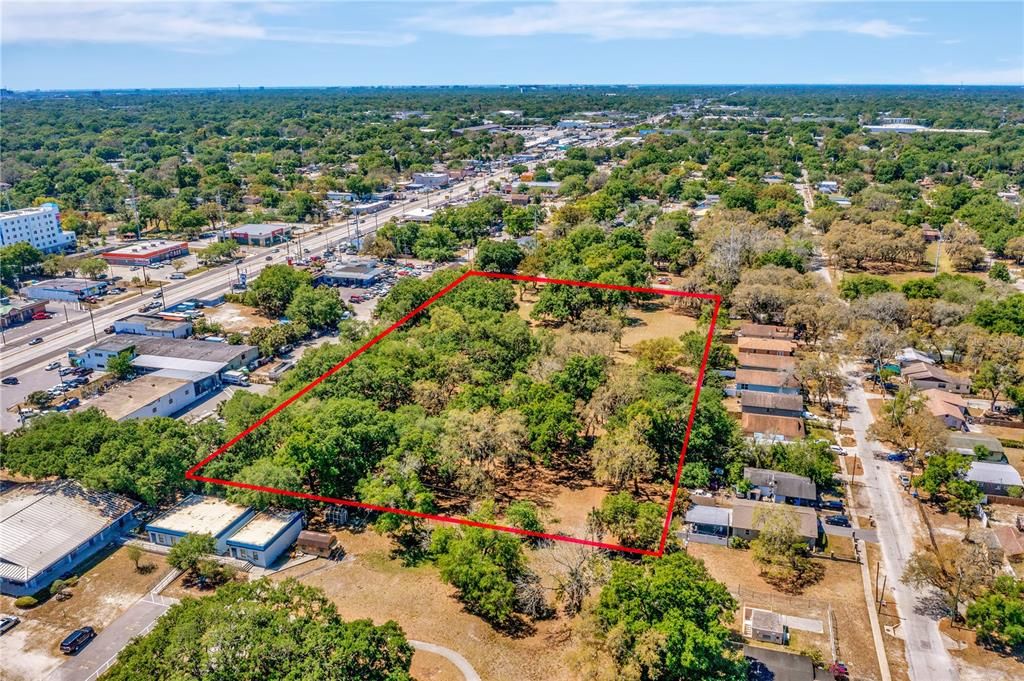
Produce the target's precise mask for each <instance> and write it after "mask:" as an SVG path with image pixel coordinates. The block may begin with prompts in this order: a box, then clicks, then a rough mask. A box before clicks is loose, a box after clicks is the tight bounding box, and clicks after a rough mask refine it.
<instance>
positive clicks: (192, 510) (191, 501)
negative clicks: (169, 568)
mask: <svg viewBox="0 0 1024 681" xmlns="http://www.w3.org/2000/svg"><path fill="white" fill-rule="evenodd" d="M253 515H255V511H253V510H252V509H251V508H249V507H248V506H242V505H240V504H232V503H231V502H229V501H225V500H224V499H221V498H219V497H206V496H202V495H199V494H192V495H190V496H189V497H187V498H186V499H185V500H184V501H182V502H181V503H179V504H178V505H177V506H175V507H174V508H172V509H171V510H169V511H168V512H167V513H165V514H163V515H162V516H160V517H159V518H157V519H156V520H154V521H153V522H151V523H149V524H148V525H146V534H147V535H149V541H151V542H153V543H154V544H160V545H161V546H174V545H175V544H177V543H178V542H179V541H180V540H181V538H182V537H184V536H185V535H187V534H209V535H211V536H212V537H213V538H214V540H215V541H216V549H215V552H216V553H217V555H218V556H222V555H224V554H225V553H227V552H228V544H227V541H228V537H230V536H231V535H232V534H234V533H235V531H236V530H238V529H239V528H241V527H242V526H243V525H245V524H246V523H247V522H249V520H250V519H251V518H252V517H253Z"/></svg>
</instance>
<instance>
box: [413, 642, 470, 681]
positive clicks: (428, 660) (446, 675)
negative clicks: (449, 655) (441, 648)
mask: <svg viewBox="0 0 1024 681" xmlns="http://www.w3.org/2000/svg"><path fill="white" fill-rule="evenodd" d="M411 671H412V677H413V678H414V679H416V680H417V681H463V680H464V678H465V677H463V675H462V672H460V671H459V669H458V667H456V666H455V665H454V664H452V663H451V662H449V661H448V660H447V659H445V658H444V657H441V656H440V655H438V654H437V653H429V652H427V651H425V650H417V651H416V654H415V655H413V656H412V670H411Z"/></svg>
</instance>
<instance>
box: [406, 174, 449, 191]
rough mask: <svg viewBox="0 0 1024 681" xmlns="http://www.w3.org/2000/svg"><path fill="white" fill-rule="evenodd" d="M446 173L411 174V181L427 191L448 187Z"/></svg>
mask: <svg viewBox="0 0 1024 681" xmlns="http://www.w3.org/2000/svg"><path fill="white" fill-rule="evenodd" d="M448 180H449V178H448V173H413V174H412V181H413V182H414V183H415V184H421V185H423V186H424V187H426V188H428V189H437V188H438V187H446V186H448Z"/></svg>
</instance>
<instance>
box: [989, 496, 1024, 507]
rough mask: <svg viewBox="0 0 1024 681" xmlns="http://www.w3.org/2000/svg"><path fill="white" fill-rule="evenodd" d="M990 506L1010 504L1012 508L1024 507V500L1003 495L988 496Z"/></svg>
mask: <svg viewBox="0 0 1024 681" xmlns="http://www.w3.org/2000/svg"><path fill="white" fill-rule="evenodd" d="M985 496H987V497H988V503H990V504H1008V505H1010V506H1024V499H1020V498H1018V497H1006V496H1003V495H1001V494H986V495H985Z"/></svg>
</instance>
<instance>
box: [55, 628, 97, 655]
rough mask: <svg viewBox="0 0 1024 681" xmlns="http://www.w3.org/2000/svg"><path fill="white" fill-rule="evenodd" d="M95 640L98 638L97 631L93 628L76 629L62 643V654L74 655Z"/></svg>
mask: <svg viewBox="0 0 1024 681" xmlns="http://www.w3.org/2000/svg"><path fill="white" fill-rule="evenodd" d="M94 638H96V630H95V629H93V628H92V627H82V628H81V629H75V630H74V631H72V632H71V633H70V634H68V635H67V638H65V639H64V640H63V641H61V642H60V652H62V653H64V654H65V655H74V654H75V653H77V652H78V651H79V650H81V649H82V648H84V647H85V646H86V644H87V643H89V641H91V640H93V639H94Z"/></svg>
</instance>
